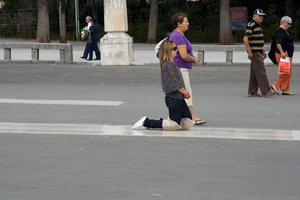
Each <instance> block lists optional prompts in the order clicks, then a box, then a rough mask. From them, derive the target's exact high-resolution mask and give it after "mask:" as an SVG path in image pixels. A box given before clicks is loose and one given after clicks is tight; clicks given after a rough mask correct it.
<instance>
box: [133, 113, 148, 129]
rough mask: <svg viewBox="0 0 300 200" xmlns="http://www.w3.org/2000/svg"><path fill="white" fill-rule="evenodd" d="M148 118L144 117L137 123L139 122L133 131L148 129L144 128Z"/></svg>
mask: <svg viewBox="0 0 300 200" xmlns="http://www.w3.org/2000/svg"><path fill="white" fill-rule="evenodd" d="M146 118H147V117H146V116H144V117H142V118H141V119H140V120H139V121H137V122H136V123H135V124H134V125H133V126H132V129H133V130H138V129H141V128H146V127H144V126H143V125H144V121H145V119H146Z"/></svg>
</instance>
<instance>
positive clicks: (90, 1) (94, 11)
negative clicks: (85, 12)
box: [87, 0, 99, 24]
mask: <svg viewBox="0 0 300 200" xmlns="http://www.w3.org/2000/svg"><path fill="white" fill-rule="evenodd" d="M87 5H88V6H90V7H92V16H93V18H95V19H96V21H97V23H98V24H99V17H98V10H97V5H96V0H87Z"/></svg>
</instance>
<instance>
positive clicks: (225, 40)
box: [219, 0, 232, 45]
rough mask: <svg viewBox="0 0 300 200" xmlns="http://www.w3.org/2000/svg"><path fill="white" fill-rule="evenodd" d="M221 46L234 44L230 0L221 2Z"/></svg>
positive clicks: (221, 0)
mask: <svg viewBox="0 0 300 200" xmlns="http://www.w3.org/2000/svg"><path fill="white" fill-rule="evenodd" d="M219 42H220V44H223V45H225V44H232V25H231V10H230V4H229V0H220V40H219Z"/></svg>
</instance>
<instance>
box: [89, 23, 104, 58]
mask: <svg viewBox="0 0 300 200" xmlns="http://www.w3.org/2000/svg"><path fill="white" fill-rule="evenodd" d="M95 23H96V19H95V18H92V19H91V27H90V29H89V32H90V37H91V39H92V48H91V49H90V52H89V54H90V56H89V58H88V60H93V51H95V53H96V59H95V60H100V59H101V57H100V51H99V48H98V41H99V33H98V27H97V26H96V25H95Z"/></svg>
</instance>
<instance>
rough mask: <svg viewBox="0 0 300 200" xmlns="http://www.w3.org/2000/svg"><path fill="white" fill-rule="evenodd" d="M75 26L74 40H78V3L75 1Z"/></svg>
mask: <svg viewBox="0 0 300 200" xmlns="http://www.w3.org/2000/svg"><path fill="white" fill-rule="evenodd" d="M75 24H76V40H79V32H80V30H79V3H78V0H75Z"/></svg>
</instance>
